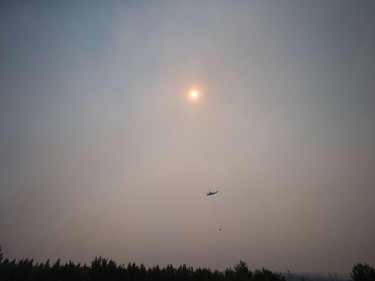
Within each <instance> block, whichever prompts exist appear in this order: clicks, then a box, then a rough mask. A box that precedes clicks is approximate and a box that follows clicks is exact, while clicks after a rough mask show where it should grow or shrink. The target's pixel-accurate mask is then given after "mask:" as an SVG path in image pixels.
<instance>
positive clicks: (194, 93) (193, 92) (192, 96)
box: [189, 89, 199, 101]
mask: <svg viewBox="0 0 375 281" xmlns="http://www.w3.org/2000/svg"><path fill="white" fill-rule="evenodd" d="M189 96H190V99H191V100H193V101H196V100H198V99H199V91H198V90H196V89H192V90H191V91H190V94H189Z"/></svg>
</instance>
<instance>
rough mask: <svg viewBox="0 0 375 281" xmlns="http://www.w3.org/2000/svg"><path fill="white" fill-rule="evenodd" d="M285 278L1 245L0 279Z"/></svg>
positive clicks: (365, 271)
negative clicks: (84, 260)
mask: <svg viewBox="0 0 375 281" xmlns="http://www.w3.org/2000/svg"><path fill="white" fill-rule="evenodd" d="M351 276H352V278H353V280H354V281H374V280H375V269H374V268H373V267H371V266H370V265H367V264H357V265H355V266H354V267H353V271H352V274H351ZM70 280H74V281H104V280H108V281H117V280H119V281H120V280H121V281H285V280H286V279H285V277H284V276H283V275H282V274H280V273H276V272H272V271H270V270H268V269H265V268H263V269H256V270H254V271H251V270H249V268H248V266H247V264H246V263H245V262H243V261H240V262H239V263H238V264H236V265H235V266H234V267H233V268H227V269H226V270H224V271H222V272H221V271H218V270H214V271H212V270H211V269H209V268H196V269H194V268H193V267H190V266H186V265H180V266H179V267H173V266H172V265H171V264H169V265H167V266H166V267H163V268H161V267H159V266H154V267H149V268H146V266H144V265H143V264H141V265H137V264H135V263H128V264H127V265H122V264H120V265H118V264H117V263H116V262H115V261H113V260H109V259H106V258H103V257H95V259H94V260H93V261H91V263H90V264H89V265H86V264H83V265H82V264H80V263H74V262H72V261H69V262H67V263H61V261H60V259H59V260H57V261H56V262H55V263H53V264H51V263H50V261H49V260H47V261H46V262H42V263H34V261H33V260H30V259H21V260H19V261H16V260H9V259H7V258H5V259H4V258H3V254H2V252H1V247H0V281H70Z"/></svg>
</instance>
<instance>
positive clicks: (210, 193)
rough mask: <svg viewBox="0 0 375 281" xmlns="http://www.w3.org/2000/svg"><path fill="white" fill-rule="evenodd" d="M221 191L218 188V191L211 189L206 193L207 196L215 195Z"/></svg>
mask: <svg viewBox="0 0 375 281" xmlns="http://www.w3.org/2000/svg"><path fill="white" fill-rule="evenodd" d="M218 192H219V191H218V190H216V191H211V190H209V191H208V192H207V193H206V195H207V196H211V195H215V194H216V193H218Z"/></svg>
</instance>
